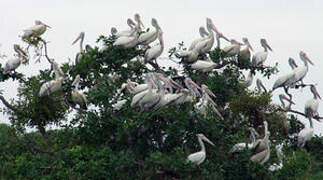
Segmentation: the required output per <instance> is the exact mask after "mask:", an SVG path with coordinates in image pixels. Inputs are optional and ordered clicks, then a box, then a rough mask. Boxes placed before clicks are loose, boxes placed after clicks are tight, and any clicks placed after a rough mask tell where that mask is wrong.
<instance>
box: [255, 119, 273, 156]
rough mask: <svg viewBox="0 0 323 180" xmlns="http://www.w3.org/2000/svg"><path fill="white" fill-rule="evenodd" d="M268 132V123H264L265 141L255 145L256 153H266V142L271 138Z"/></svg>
mask: <svg viewBox="0 0 323 180" xmlns="http://www.w3.org/2000/svg"><path fill="white" fill-rule="evenodd" d="M267 132H269V131H268V123H267V121H264V134H265V136H264V138H263V139H258V140H257V141H256V142H255V143H254V149H255V153H259V152H261V151H264V150H265V149H266V148H267V147H266V141H268V138H269V134H268V133H267Z"/></svg>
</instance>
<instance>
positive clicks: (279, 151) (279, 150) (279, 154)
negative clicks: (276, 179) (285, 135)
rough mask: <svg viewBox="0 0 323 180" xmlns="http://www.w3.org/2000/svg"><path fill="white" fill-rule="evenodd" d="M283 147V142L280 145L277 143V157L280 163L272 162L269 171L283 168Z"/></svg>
mask: <svg viewBox="0 0 323 180" xmlns="http://www.w3.org/2000/svg"><path fill="white" fill-rule="evenodd" d="M282 148H283V145H282V144H279V145H276V154H277V157H278V161H279V164H276V163H274V164H272V165H270V166H269V168H268V170H269V171H277V170H279V169H281V168H283V156H284V155H283V152H282Z"/></svg>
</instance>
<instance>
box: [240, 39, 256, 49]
mask: <svg viewBox="0 0 323 180" xmlns="http://www.w3.org/2000/svg"><path fill="white" fill-rule="evenodd" d="M242 41H243V43H244V45H246V46H247V47H248V48H249V49H250V50H251V51H253V48H252V46H251V45H250V43H249V40H248V38H246V37H243V38H242Z"/></svg>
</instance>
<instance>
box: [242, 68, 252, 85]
mask: <svg viewBox="0 0 323 180" xmlns="http://www.w3.org/2000/svg"><path fill="white" fill-rule="evenodd" d="M253 77H254V75H253V74H252V72H251V71H250V72H249V74H248V77H247V79H246V80H244V81H243V82H242V84H243V85H244V86H245V87H250V86H251V85H252V81H253Z"/></svg>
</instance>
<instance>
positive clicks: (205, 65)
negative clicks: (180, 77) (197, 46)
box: [190, 60, 216, 72]
mask: <svg viewBox="0 0 323 180" xmlns="http://www.w3.org/2000/svg"><path fill="white" fill-rule="evenodd" d="M215 67H216V64H215V63H214V62H213V61H203V60H197V61H196V62H195V63H193V64H191V65H190V68H191V69H194V70H197V71H201V72H211V71H212V70H213V69H214V68H215Z"/></svg>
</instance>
